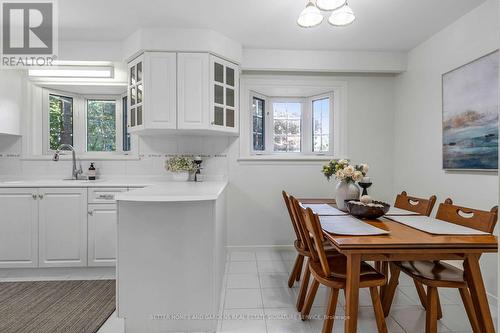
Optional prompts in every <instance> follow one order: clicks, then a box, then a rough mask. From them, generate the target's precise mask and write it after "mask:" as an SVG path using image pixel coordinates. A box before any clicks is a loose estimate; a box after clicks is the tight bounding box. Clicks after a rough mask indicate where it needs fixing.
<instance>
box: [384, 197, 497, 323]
mask: <svg viewBox="0 0 500 333" xmlns="http://www.w3.org/2000/svg"><path fill="white" fill-rule="evenodd" d="M497 218H498V207H497V206H495V207H493V208H492V209H491V210H490V211H483V210H478V209H472V208H467V207H462V206H457V205H454V204H453V201H452V200H451V199H449V198H448V199H446V200H445V202H444V203H441V204H440V205H439V208H438V212H437V214H436V219H438V220H442V221H446V222H450V223H454V224H458V225H461V226H466V227H469V228H472V229H476V230H480V231H483V232H487V233H490V234H491V233H492V232H493V229H494V228H495V224H496V222H497ZM436 223H438V222H436ZM390 270H391V279H390V282H389V285H388V287H387V292H386V295H385V298H384V300H383V309H384V315H385V316H387V315H388V314H389V311H390V308H391V303H392V300H393V298H394V293H395V290H396V287H397V282H398V279H399V275H400V272H401V271H402V272H404V273H405V274H407V275H408V276H410V277H411V278H413V280H415V281H418V282H419V283H421V284H422V285H425V286H426V287H427V292H425V291H423V295H424V297H425V307H426V332H428V333H434V332H437V320H438V319H439V296H438V288H457V289H459V291H460V296H461V298H462V302H463V303H464V307H465V311H466V313H467V316H468V317H469V321H470V324H471V326H472V330H473V331H474V333H481V332H480V329H479V325H478V321H477V317H476V313H475V308H474V305H473V303H472V298H471V295H470V292H469V288H468V286H467V280H466V279H465V276H464V271H463V270H462V269H460V268H457V267H455V266H452V265H450V264H448V263H445V262H440V261H402V262H393V263H391V264H390ZM422 289H423V287H422Z"/></svg>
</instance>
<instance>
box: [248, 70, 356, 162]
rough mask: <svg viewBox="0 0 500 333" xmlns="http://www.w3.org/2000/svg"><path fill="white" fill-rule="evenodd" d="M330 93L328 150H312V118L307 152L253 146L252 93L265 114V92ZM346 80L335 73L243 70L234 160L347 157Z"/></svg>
mask: <svg viewBox="0 0 500 333" xmlns="http://www.w3.org/2000/svg"><path fill="white" fill-rule="evenodd" d="M330 92H331V93H332V94H333V98H332V99H331V104H330V108H331V110H333V117H331V119H330V121H331V124H330V126H331V128H332V129H333V130H332V131H330V135H331V139H330V140H331V142H333V144H332V145H330V152H328V153H327V152H315V153H314V154H313V153H312V120H310V122H311V126H307V127H306V128H305V129H306V130H308V131H310V135H307V137H308V138H309V136H310V139H308V140H311V144H310V145H309V147H308V149H310V152H311V153H305V151H303V152H301V153H273V152H269V151H268V150H266V151H254V150H253V138H252V129H253V127H252V109H251V108H252V105H251V103H252V95H255V96H256V97H259V98H262V97H264V98H263V99H264V100H265V101H266V108H267V109H266V114H267V112H268V111H269V109H270V106H269V98H266V96H283V95H284V96H290V97H299V98H300V97H302V98H304V96H308V97H307V98H309V99H311V100H312V99H315V98H317V97H319V96H322V95H325V94H327V93H330ZM347 97H348V82H347V81H341V80H338V77H335V76H328V75H325V76H312V75H307V74H304V75H301V74H287V73H285V74H280V73H276V74H261V73H251V72H249V73H245V74H243V75H241V76H240V105H241V109H240V132H241V133H240V140H239V157H238V161H239V162H242V163H246V162H248V163H261V164H271V165H272V164H275V163H277V164H280V163H283V162H286V163H307V162H311V163H317V162H320V161H321V162H323V161H327V160H330V159H333V158H349V156H348V151H347V147H348V135H347V134H348V123H347V121H348V119H347V118H348V117H347Z"/></svg>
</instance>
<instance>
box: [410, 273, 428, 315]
mask: <svg viewBox="0 0 500 333" xmlns="http://www.w3.org/2000/svg"><path fill="white" fill-rule="evenodd" d="M413 283H414V284H415V289H417V294H418V298H420V304H422V306H423V307H424V309H426V308H427V295H426V293H425V288H424V286H423V285H422V283H420V282H419V281H417V280H415V279H413Z"/></svg>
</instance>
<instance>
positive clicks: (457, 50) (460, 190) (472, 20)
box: [394, 0, 500, 295]
mask: <svg viewBox="0 0 500 333" xmlns="http://www.w3.org/2000/svg"><path fill="white" fill-rule="evenodd" d="M499 32H500V25H499V19H498V1H497V0H489V1H487V2H486V3H484V4H483V5H481V6H480V7H477V8H476V9H475V10H473V11H472V12H470V13H468V14H466V15H465V16H463V17H462V18H461V19H459V20H458V21H456V22H455V23H453V24H452V25H450V26H448V27H447V28H445V29H444V30H442V31H441V32H439V33H437V34H436V35H434V36H433V37H432V38H430V39H429V40H427V41H425V42H424V43H422V44H421V45H419V46H418V47H416V48H415V49H413V50H412V51H411V52H410V53H409V55H408V70H407V71H406V72H405V73H404V74H401V75H400V76H399V77H398V78H397V80H396V117H395V137H394V142H395V154H394V156H395V160H394V161H395V166H394V171H395V172H394V192H399V191H401V190H407V191H408V192H409V193H411V194H415V195H420V196H430V195H431V194H436V195H437V196H438V202H441V201H444V199H446V198H447V197H448V196H451V197H452V198H453V199H454V201H455V202H456V203H457V204H463V205H467V206H470V207H475V208H482V209H486V210H489V209H490V208H491V207H492V206H494V205H497V204H498V176H497V173H480V172H469V173H467V172H445V171H443V170H442V168H441V165H442V164H441V163H442V157H441V156H442V150H441V115H442V112H441V75H442V74H443V73H446V72H448V71H450V70H452V69H454V68H456V67H458V66H461V65H463V64H465V63H468V62H469V61H471V60H474V59H476V58H478V57H481V56H483V55H485V54H487V53H489V52H491V51H493V50H495V49H497V48H498V45H499V44H498V43H499ZM481 261H482V262H481V263H482V269H483V273H484V278H485V280H486V285H487V289H488V291H489V292H490V293H492V294H495V295H496V293H497V269H496V267H497V260H496V255H485V256H484V257H483V258H482V260H481Z"/></svg>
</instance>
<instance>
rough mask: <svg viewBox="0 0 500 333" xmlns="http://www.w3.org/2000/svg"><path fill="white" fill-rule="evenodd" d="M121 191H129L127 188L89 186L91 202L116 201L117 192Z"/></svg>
mask: <svg viewBox="0 0 500 333" xmlns="http://www.w3.org/2000/svg"><path fill="white" fill-rule="evenodd" d="M121 192H127V188H126V187H113V188H111V187H108V188H89V203H115V202H116V200H115V196H116V194H117V193H121Z"/></svg>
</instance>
